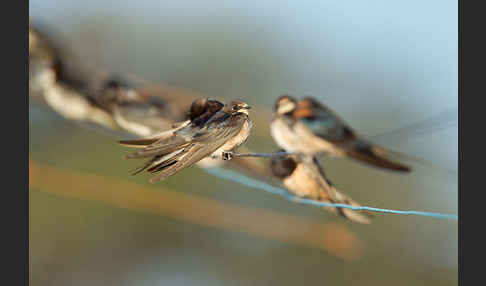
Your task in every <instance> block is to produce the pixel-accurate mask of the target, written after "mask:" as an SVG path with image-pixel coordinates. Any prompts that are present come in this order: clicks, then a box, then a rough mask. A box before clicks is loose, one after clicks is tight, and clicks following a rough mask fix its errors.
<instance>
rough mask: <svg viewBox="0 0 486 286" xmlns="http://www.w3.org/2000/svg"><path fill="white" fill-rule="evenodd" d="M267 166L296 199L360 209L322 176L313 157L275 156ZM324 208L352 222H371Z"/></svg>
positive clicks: (344, 211)
mask: <svg viewBox="0 0 486 286" xmlns="http://www.w3.org/2000/svg"><path fill="white" fill-rule="evenodd" d="M281 151H284V150H281ZM270 167H271V169H272V173H273V174H274V175H275V177H277V178H279V179H280V180H281V182H282V183H283V185H284V186H285V187H286V189H287V190H288V191H289V192H291V193H292V194H294V195H296V196H298V197H303V198H308V199H312V200H316V201H321V202H326V203H339V204H347V205H351V206H360V205H359V204H358V203H357V202H355V201H353V200H352V199H351V198H349V197H347V196H345V195H343V194H341V193H340V192H338V191H337V190H336V188H335V187H334V185H333V184H332V183H331V181H330V180H329V179H328V178H327V177H326V175H325V173H324V171H323V169H322V168H321V166H320V165H319V162H318V160H317V158H316V157H314V156H312V155H305V154H295V155H290V156H287V157H283V156H277V157H274V158H272V161H271V164H270ZM324 209H326V210H328V211H331V212H333V213H336V214H339V215H341V216H342V217H345V218H347V219H349V220H352V221H354V222H358V223H363V224H369V223H371V218H370V216H369V215H368V214H365V213H362V212H359V211H355V210H351V209H343V208H331V207H324Z"/></svg>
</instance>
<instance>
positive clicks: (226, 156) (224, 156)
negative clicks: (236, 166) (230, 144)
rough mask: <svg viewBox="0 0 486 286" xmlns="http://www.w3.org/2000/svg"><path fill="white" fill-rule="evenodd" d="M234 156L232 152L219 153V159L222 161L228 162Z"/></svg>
mask: <svg viewBox="0 0 486 286" xmlns="http://www.w3.org/2000/svg"><path fill="white" fill-rule="evenodd" d="M234 154H235V153H234V152H233V151H223V152H221V157H222V159H223V160H225V161H229V160H231V159H233V157H234Z"/></svg>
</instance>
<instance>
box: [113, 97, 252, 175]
mask: <svg viewBox="0 0 486 286" xmlns="http://www.w3.org/2000/svg"><path fill="white" fill-rule="evenodd" d="M198 104H203V105H205V104H209V106H212V105H213V104H214V107H215V106H219V104H217V103H214V102H213V101H209V103H208V102H206V103H201V102H196V103H195V104H193V105H192V106H191V107H194V109H193V111H194V112H195V113H194V117H193V118H192V120H190V122H187V123H186V124H183V125H181V126H178V127H176V128H175V129H174V130H171V131H169V132H164V133H163V134H162V135H161V136H159V137H156V138H149V139H138V140H124V141H119V143H121V144H123V145H132V146H134V147H142V148H143V149H142V150H140V151H138V152H135V153H132V154H129V155H127V156H126V158H128V159H132V158H148V157H151V159H150V160H149V161H147V162H146V163H145V164H144V165H142V166H141V167H139V168H137V169H135V170H134V171H133V172H132V174H133V175H135V174H138V173H140V172H142V171H144V170H146V171H147V172H149V173H154V174H155V173H159V174H158V175H156V176H155V177H153V178H152V179H150V182H152V183H155V182H157V181H161V180H164V179H166V178H167V177H169V176H172V175H174V174H176V173H178V172H179V171H181V170H183V169H185V168H187V167H190V166H192V165H193V164H194V163H197V162H198V161H200V160H202V159H204V158H206V157H210V156H211V157H220V156H221V157H223V159H225V158H226V156H230V155H227V154H231V151H232V150H234V149H235V148H237V147H238V146H240V145H242V144H244V143H245V142H246V140H247V139H248V136H249V135H250V132H251V127H252V123H251V120H250V118H249V112H248V110H249V109H250V106H248V104H247V103H245V102H243V101H241V100H233V101H231V102H230V103H228V104H226V105H224V106H223V107H222V108H221V109H219V110H218V111H216V112H215V113H214V114H212V115H211V114H208V113H207V112H206V111H207V110H206V109H204V108H203V109H197V108H198ZM212 110H213V111H214V109H212ZM198 112H200V114H199V116H195V115H196V113H198ZM209 113H210V112H209ZM203 117H204V118H206V117H207V118H206V119H204V120H202V118H203ZM226 159H229V158H226Z"/></svg>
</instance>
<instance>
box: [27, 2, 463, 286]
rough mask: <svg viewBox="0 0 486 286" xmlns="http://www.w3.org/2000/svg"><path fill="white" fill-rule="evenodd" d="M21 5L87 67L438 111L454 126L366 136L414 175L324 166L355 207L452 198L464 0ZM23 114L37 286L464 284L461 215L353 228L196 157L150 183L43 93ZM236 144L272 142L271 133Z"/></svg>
mask: <svg viewBox="0 0 486 286" xmlns="http://www.w3.org/2000/svg"><path fill="white" fill-rule="evenodd" d="M29 9H30V11H29V15H30V18H31V21H32V22H33V23H39V24H40V25H42V26H45V27H46V28H47V29H49V30H50V31H52V32H53V33H52V35H54V36H55V39H56V40H57V41H60V42H61V43H62V44H63V46H64V47H65V48H67V49H68V50H69V52H70V53H72V55H73V57H75V58H76V60H77V61H79V62H81V63H82V64H84V66H86V67H89V68H91V69H103V70H107V71H110V72H115V73H119V74H132V75H136V76H137V77H140V78H143V79H146V80H149V81H151V82H154V83H166V84H169V85H173V86H178V87H184V88H187V89H190V90H194V91H196V92H199V93H201V94H206V95H209V96H214V97H220V98H227V99H230V98H240V99H243V100H245V101H246V102H248V103H249V104H250V105H252V106H258V107H260V108H262V109H268V110H271V108H272V106H273V103H274V101H275V99H276V98H277V97H278V96H280V95H281V94H284V93H288V94H292V95H294V96H297V97H302V96H313V97H316V98H317V99H319V100H320V101H321V102H323V103H325V104H326V105H328V106H329V107H331V108H332V109H334V110H335V111H336V112H337V113H338V114H340V115H341V117H342V118H344V119H345V120H346V121H347V122H348V123H349V124H350V125H351V126H353V127H354V128H355V129H356V130H357V131H358V132H360V133H362V134H364V135H366V136H370V137H373V136H374V135H376V134H382V133H387V132H389V131H392V130H397V129H399V128H401V127H403V126H407V125H409V124H413V123H416V122H423V121H424V120H427V119H428V118H431V117H434V116H438V115H440V114H444V112H446V113H447V114H448V116H447V117H445V119H444V117H441V118H442V119H441V120H443V121H447V122H449V123H451V122H452V124H445V125H444V124H442V123H444V122H439V123H437V128H428V129H427V130H426V131H425V132H412V131H411V132H407V133H401V134H398V135H397V134H396V133H395V134H394V133H393V132H392V133H389V134H388V135H384V136H380V137H377V138H376V139H377V141H376V142H377V143H380V144H383V145H384V146H387V147H389V148H391V149H393V150H396V151H400V152H403V153H406V154H410V155H412V156H415V157H418V158H421V159H423V160H426V161H428V162H430V164H419V163H416V162H415V163H414V162H412V166H413V168H414V169H413V171H412V173H410V174H407V175H400V174H395V173H391V172H386V171H382V170H378V169H373V168H369V167H366V166H364V165H361V164H357V163H355V162H352V161H349V160H345V159H338V158H336V159H335V158H322V160H321V162H322V164H323V167H324V169H325V170H326V172H327V174H328V176H329V177H330V179H331V181H333V183H334V184H335V185H336V186H337V188H338V189H340V190H341V191H342V192H343V193H345V194H347V195H349V196H351V197H352V198H353V199H355V200H356V201H358V202H360V203H361V204H363V205H367V206H376V207H382V208H393V209H399V210H408V209H413V210H424V211H434V212H446V213H457V212H458V210H457V192H458V184H457V148H458V143H457V142H458V138H457V124H454V122H456V123H457V112H455V110H457V39H458V34H457V1H426V2H423V1H415V0H414V1H366V2H356V1H290V2H282V1H244V2H240V1H232V2H229V1H155V0H146V1H121V0H120V1H92V0H86V1H52V0H44V1H37V0H35V1H30V2H29ZM451 111H452V112H451ZM29 115H30V122H29V124H30V126H29V127H30V131H29V132H30V159H31V162H34V163H32V165H31V168H30V172H31V187H30V266H31V267H30V274H31V275H30V276H31V277H30V279H31V284H32V285H154V284H155V285H268V284H279V285H296V284H301V283H304V282H305V283H306V284H315V283H319V284H331V285H343V284H352V285H354V284H357V283H359V284H360V285H389V284H393V285H412V284H413V285H457V282H458V281H457V257H458V255H457V251H458V248H457V222H456V221H447V220H438V219H432V218H426V217H415V216H398V215H384V214H376V215H375V218H374V221H373V223H372V224H371V225H358V224H355V223H352V222H348V221H345V220H344V219H341V218H339V217H337V216H334V215H332V214H329V213H327V212H322V211H321V210H319V209H318V208H315V207H312V206H304V205H298V204H294V203H291V202H288V201H286V200H284V199H283V198H281V197H278V196H274V195H271V194H268V193H265V192H263V191H259V190H254V189H249V188H247V187H244V186H240V185H237V184H235V183H230V182H228V181H224V180H221V179H217V178H215V177H212V176H210V175H208V174H207V173H205V172H204V171H202V170H201V169H199V168H197V167H194V168H190V169H188V170H185V171H184V172H181V173H180V174H178V175H177V176H174V177H171V178H169V179H167V180H166V181H164V182H162V183H158V184H155V185H151V184H149V183H148V182H147V181H148V178H149V176H146V175H140V176H134V177H132V176H130V175H129V173H128V170H130V169H132V168H133V167H135V166H137V165H138V163H139V162H134V161H128V160H124V159H123V155H124V154H126V153H127V149H126V148H123V147H121V146H118V145H117V144H116V140H119V139H124V138H120V137H119V136H117V135H113V134H106V133H103V132H97V131H95V130H91V129H87V128H83V127H82V126H80V125H79V124H78V123H76V122H72V121H68V120H65V119H64V118H62V117H61V116H60V115H58V114H57V113H55V112H54V111H52V110H50V109H49V108H46V107H44V106H41V105H37V104H31V105H30V110H29ZM444 126H445V127H444ZM254 128H255V129H260V128H268V127H263V126H259V125H255V126H254ZM395 135H396V136H395ZM378 139H379V140H378ZM247 145H248V146H249V147H251V149H252V150H255V151H259V152H271V151H274V150H275V149H276V145H275V144H274V143H273V142H272V141H271V139H270V137H268V138H267V139H266V140H265V139H264V138H261V137H258V138H257V137H255V136H254V137H250V139H249V141H248V143H247ZM128 151H130V150H128ZM36 174H42V178H43V180H42V182H41V183H33V181H32V178H33V177H35V176H36ZM39 176H40V175H39Z"/></svg>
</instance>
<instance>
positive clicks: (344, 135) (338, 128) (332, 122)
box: [294, 99, 357, 144]
mask: <svg viewBox="0 0 486 286" xmlns="http://www.w3.org/2000/svg"><path fill="white" fill-rule="evenodd" d="M304 100H309V99H303V100H301V101H299V103H298V105H297V108H296V110H295V111H294V116H295V118H296V119H297V120H298V121H299V122H301V123H302V124H303V125H304V126H305V127H306V128H308V129H309V130H310V131H311V132H312V133H313V134H314V135H316V136H318V137H320V138H322V139H324V140H326V141H329V142H332V143H336V144H343V143H347V142H350V141H353V140H355V139H356V137H357V136H356V134H355V132H354V131H353V130H352V129H351V127H350V126H348V125H347V124H346V123H345V122H344V121H343V120H342V119H341V118H339V117H338V116H337V115H336V114H335V113H334V112H333V111H332V110H330V109H329V108H327V107H325V106H324V105H322V104H320V103H318V102H317V101H315V100H312V104H303V103H302V102H305V101H304Z"/></svg>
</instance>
